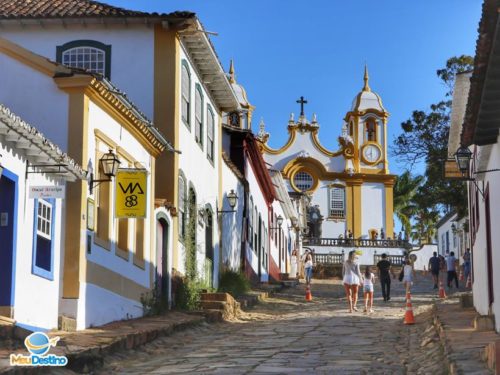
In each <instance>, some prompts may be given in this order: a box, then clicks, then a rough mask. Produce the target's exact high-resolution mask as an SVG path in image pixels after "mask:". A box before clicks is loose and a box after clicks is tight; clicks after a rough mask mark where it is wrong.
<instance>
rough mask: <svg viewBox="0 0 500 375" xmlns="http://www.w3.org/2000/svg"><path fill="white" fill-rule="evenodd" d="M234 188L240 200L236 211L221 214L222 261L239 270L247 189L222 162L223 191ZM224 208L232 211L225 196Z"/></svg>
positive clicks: (232, 268)
mask: <svg viewBox="0 0 500 375" xmlns="http://www.w3.org/2000/svg"><path fill="white" fill-rule="evenodd" d="M231 190H234V192H235V193H236V195H237V196H238V198H239V199H238V201H237V203H236V207H234V210H235V211H236V212H234V213H222V214H220V220H221V221H222V241H221V242H222V263H223V264H224V265H225V266H226V267H228V268H230V269H231V270H233V271H239V270H240V266H241V262H242V259H241V245H242V244H241V241H242V236H243V232H242V231H243V209H244V207H243V200H244V196H245V190H244V187H243V184H242V183H241V182H240V180H239V179H238V178H237V177H236V176H235V174H234V173H233V171H232V170H231V169H230V168H229V167H228V166H227V164H226V163H225V162H223V163H222V191H223V192H225V193H228V192H230V191H231ZM223 203H224V205H223V208H222V209H223V210H227V211H230V210H231V207H230V206H229V204H228V202H227V199H226V198H223Z"/></svg>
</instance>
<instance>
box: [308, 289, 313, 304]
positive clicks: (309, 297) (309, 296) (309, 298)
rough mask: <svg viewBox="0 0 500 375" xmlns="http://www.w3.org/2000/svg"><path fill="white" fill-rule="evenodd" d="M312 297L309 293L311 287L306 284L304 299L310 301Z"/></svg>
mask: <svg viewBox="0 0 500 375" xmlns="http://www.w3.org/2000/svg"><path fill="white" fill-rule="evenodd" d="M312 299H313V297H312V294H311V287H310V286H309V285H307V286H306V301H308V302H310V301H312Z"/></svg>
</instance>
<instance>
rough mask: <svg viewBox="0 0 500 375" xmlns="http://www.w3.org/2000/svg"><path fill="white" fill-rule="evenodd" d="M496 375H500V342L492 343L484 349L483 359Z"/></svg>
mask: <svg viewBox="0 0 500 375" xmlns="http://www.w3.org/2000/svg"><path fill="white" fill-rule="evenodd" d="M482 359H483V360H484V361H485V362H486V363H487V364H488V368H489V369H490V370H492V371H493V373H494V374H500V340H496V341H493V342H490V343H489V344H488V345H486V347H485V348H484V353H483V358H482Z"/></svg>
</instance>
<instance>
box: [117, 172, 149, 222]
mask: <svg viewBox="0 0 500 375" xmlns="http://www.w3.org/2000/svg"><path fill="white" fill-rule="evenodd" d="M147 181H148V172H147V171H146V170H145V169H119V170H118V172H117V173H116V183H115V207H116V209H115V217H116V218H132V219H133V218H145V217H146V208H147V201H148V195H147Z"/></svg>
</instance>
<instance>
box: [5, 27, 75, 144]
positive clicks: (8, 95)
mask: <svg viewBox="0 0 500 375" xmlns="http://www.w3.org/2000/svg"><path fill="white" fill-rule="evenodd" d="M0 35H1V32H0ZM0 72H2V83H1V84H0V103H2V104H4V105H5V106H7V107H8V108H10V110H11V111H12V112H14V113H16V114H17V115H18V116H20V117H21V118H22V119H23V120H24V121H26V122H27V123H29V124H30V125H32V126H34V127H36V128H37V129H38V130H39V131H40V132H41V133H43V134H44V135H45V136H47V137H48V138H50V140H51V141H52V142H54V143H55V144H57V145H58V146H59V147H60V148H61V150H62V151H64V152H67V150H68V147H67V145H68V130H67V128H68V126H67V125H68V97H67V95H66V94H65V93H64V92H62V91H61V90H59V89H58V88H57V86H56V85H55V84H54V80H53V79H52V77H50V76H48V75H45V74H43V73H40V72H39V71H37V70H35V69H33V68H31V67H29V66H27V65H24V64H22V63H20V62H18V61H17V60H15V59H12V58H11V57H9V56H7V55H5V54H3V53H1V52H0ZM55 108H57V110H55Z"/></svg>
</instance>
